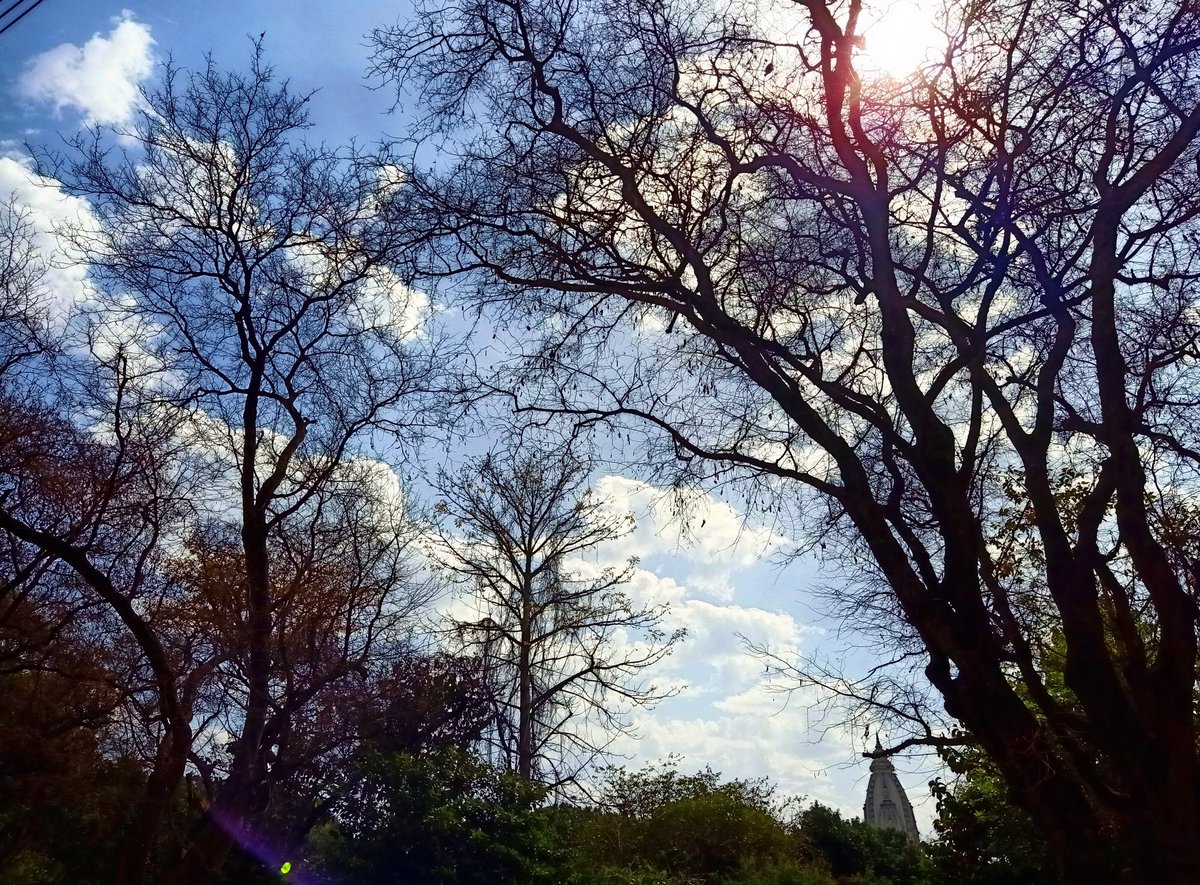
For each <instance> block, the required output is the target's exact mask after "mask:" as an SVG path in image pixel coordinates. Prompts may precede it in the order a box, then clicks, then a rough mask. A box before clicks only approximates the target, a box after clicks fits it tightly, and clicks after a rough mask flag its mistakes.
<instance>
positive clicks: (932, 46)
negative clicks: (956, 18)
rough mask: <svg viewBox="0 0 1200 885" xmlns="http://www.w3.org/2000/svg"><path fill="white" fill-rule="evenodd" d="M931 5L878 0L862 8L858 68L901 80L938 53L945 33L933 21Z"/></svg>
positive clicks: (944, 39)
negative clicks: (868, 7)
mask: <svg viewBox="0 0 1200 885" xmlns="http://www.w3.org/2000/svg"><path fill="white" fill-rule="evenodd" d="M935 6H936V4H931V3H928V2H926V3H918V2H916V0H891V2H888V0H881V3H880V5H879V7H877V8H875V9H874V10H871V9H864V10H863V23H862V25H861V26H860V27H859V32H860V33H861V34H862V37H863V48H862V50H861V51H860V52H859V53H858V55H857V64H856V67H857V68H858V69H859V71H860V72H861V73H863V74H868V75H870V74H884V75H887V76H891V77H894V78H895V79H897V80H904V79H907V78H908V77H909V76H910V75H911V74H913V73H914V72H915V71H916V70H917V69H918V68H919V67H921V65H923V64H925V63H927V62H929V61H932V60H934V59H936V58H937V57H938V56H940V55H941V54H942V52H943V51H944V50H945V46H946V35H945V34H943V33H942V32H941V31H940V30H939V29H938V27H937V24H936V22H935V18H934V16H935V15H936V13H935V12H934V7H935ZM868 16H870V17H868Z"/></svg>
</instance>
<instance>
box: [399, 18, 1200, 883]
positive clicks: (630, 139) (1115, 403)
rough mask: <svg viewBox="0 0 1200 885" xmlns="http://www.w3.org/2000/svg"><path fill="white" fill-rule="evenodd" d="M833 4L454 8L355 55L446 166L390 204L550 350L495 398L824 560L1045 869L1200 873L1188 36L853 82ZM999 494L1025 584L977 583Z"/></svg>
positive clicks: (858, 39) (511, 374) (971, 44)
mask: <svg viewBox="0 0 1200 885" xmlns="http://www.w3.org/2000/svg"><path fill="white" fill-rule="evenodd" d="M861 13H862V4H861V3H860V2H859V0H846V2H842V0H839V2H822V0H798V2H796V3H795V4H794V5H791V6H788V7H787V8H779V9H775V8H773V9H772V10H771V11H770V13H769V14H768V13H765V12H763V11H762V10H761V9H760V7H758V6H755V5H753V4H751V5H747V6H745V7H733V8H730V7H721V8H716V7H708V6H703V5H700V4H693V3H687V2H672V0H668V2H660V0H645V2H641V0H638V2H633V3H616V2H611V0H585V2H581V3H570V4H565V3H559V2H554V0H502V2H477V0H464V2H454V3H450V4H442V3H438V4H427V5H425V6H424V7H423V8H422V9H421V12H420V13H419V14H418V16H417V17H416V18H415V19H414V20H413V21H412V22H410V23H402V24H399V25H397V26H395V27H394V28H390V29H381V30H380V31H378V32H377V33H376V34H375V40H376V44H377V47H378V53H377V57H376V69H377V71H378V72H379V73H380V74H381V75H382V76H383V77H386V78H391V79H394V80H395V81H397V82H398V83H400V82H402V83H403V84H404V86H405V88H406V89H411V90H412V92H411V93H406V94H412V95H418V96H420V100H421V101H422V102H423V106H422V108H423V110H424V112H425V116H424V117H423V118H422V121H423V122H422V123H420V124H418V126H417V129H416V133H415V134H416V135H417V136H419V137H424V138H426V139H428V140H431V141H433V142H434V143H446V142H449V143H450V144H452V145H453V150H444V151H442V152H440V153H439V154H438V156H439V165H438V166H437V167H435V168H434V169H432V170H429V171H428V172H418V173H417V174H415V175H414V179H413V184H412V186H411V188H410V189H409V194H410V195H411V197H412V213H413V214H412V219H413V225H414V229H415V230H426V231H428V232H429V236H430V249H429V251H428V254H427V258H426V261H425V270H426V272H427V273H428V274H429V275H430V277H431V278H436V277H451V278H454V277H463V278H464V279H465V280H466V281H470V282H472V283H473V284H474V288H473V289H472V288H470V287H468V286H466V285H459V287H458V289H459V291H461V292H463V293H464V294H465V295H466V296H467V297H468V300H469V301H470V303H472V304H474V305H476V306H478V307H480V308H486V307H488V306H494V307H495V308H496V313H497V315H498V316H500V317H507V318H512V319H514V320H515V322H517V323H520V324H521V325H522V326H525V327H533V326H535V325H536V327H537V328H538V329H539V330H541V331H540V333H539V335H538V336H536V338H535V339H534V340H531V341H530V343H529V346H528V349H527V352H526V353H525V354H524V355H525V356H527V357H528V359H527V360H525V361H522V362H520V363H519V364H515V363H516V361H515V360H514V361H513V363H510V364H509V365H507V366H502V367H501V369H502V370H503V369H508V370H509V371H508V372H507V373H505V372H503V371H502V372H501V374H499V375H498V376H496V377H495V378H494V379H493V380H492V383H493V385H495V386H498V387H502V388H506V389H508V390H510V391H512V392H513V393H514V394H516V395H518V396H519V397H520V401H521V403H522V404H524V405H526V406H528V407H532V408H540V409H545V410H550V411H556V412H559V413H563V414H566V415H569V416H573V417H574V418H576V420H579V421H584V422H600V421H607V422H615V423H616V425H617V426H618V427H621V428H622V429H625V430H628V428H630V427H632V426H635V425H636V426H641V427H644V428H646V429H647V435H648V436H649V438H650V442H651V443H652V442H654V441H655V440H657V441H658V442H659V443H661V445H660V447H659V448H657V449H654V448H649V454H648V455H647V456H646V463H647V465H649V466H650V467H651V468H652V469H653V468H654V467H656V466H657V467H659V468H660V469H661V470H666V469H667V468H666V467H665V466H663V465H666V464H667V463H668V461H669V460H670V459H675V458H677V459H678V462H677V463H678V465H679V466H680V469H681V470H682V472H683V478H686V479H693V480H701V481H703V480H712V481H732V480H734V479H737V478H738V477H749V478H751V479H754V480H756V483H755V485H754V486H753V488H754V496H752V497H751V503H756V502H757V503H759V504H762V505H769V506H772V507H776V506H783V507H784V508H785V509H787V510H789V511H790V512H791V513H792V514H793V515H794V516H795V518H796V519H797V520H798V522H799V524H798V525H797V529H798V530H799V535H798V539H800V540H804V541H807V542H814V543H815V541H816V540H821V541H822V542H824V543H825V544H826V545H827V547H828V549H827V554H828V555H829V556H830V557H836V558H837V559H838V560H840V561H841V562H842V563H844V566H845V569H846V570H847V572H850V573H851V576H852V577H853V578H855V579H856V580H854V581H851V582H848V583H847V585H846V586H845V589H844V590H843V591H842V593H841V594H840V599H841V602H842V603H843V605H842V609H841V610H842V611H844V612H846V613H848V614H850V615H855V614H862V613H865V614H866V615H868V618H867V619H866V620H867V621H868V623H870V622H874V623H875V624H876V625H881V626H883V627H884V631H882V632H885V635H886V636H887V637H888V638H889V640H891V641H893V642H898V643H900V645H899V648H898V652H897V655H896V657H897V658H898V659H899V661H900V664H901V665H904V664H908V665H909V666H910V668H911V670H912V671H914V672H913V676H914V677H915V678H918V679H919V678H925V679H928V681H929V682H930V683H931V684H932V685H933V687H934V688H935V689H936V692H937V693H938V695H940V699H941V700H942V701H943V702H944V707H945V712H946V713H947V714H948V715H949V716H950V717H951V718H953V719H955V720H957V721H958V722H959V723H961V725H962V726H964V727H965V728H966V729H967V730H968V731H969V732H970V733H971V734H972V735H974V736H975V738H976V739H977V740H978V741H979V743H980V744H981V746H982V747H983V748H984V749H985V750H986V752H987V753H988V755H989V757H990V758H991V759H992V760H993V761H994V763H995V764H996V766H997V769H998V770H999V772H1000V773H1001V775H1002V776H1003V777H1004V779H1005V781H1006V782H1007V783H1008V784H1009V785H1010V787H1011V789H1012V792H1013V795H1014V796H1015V798H1016V799H1017V801H1019V802H1020V803H1021V804H1022V805H1024V806H1025V807H1026V808H1027V809H1028V810H1029V811H1030V812H1031V814H1032V815H1033V817H1034V820H1035V822H1036V825H1037V826H1038V827H1039V828H1040V829H1041V830H1043V831H1044V832H1045V833H1046V834H1047V835H1048V836H1049V837H1050V839H1051V840H1052V842H1053V845H1054V851H1055V854H1056V856H1057V857H1058V858H1060V859H1061V861H1062V863H1063V864H1064V867H1065V870H1066V873H1067V878H1068V879H1070V880H1072V881H1097V882H1101V881H1113V879H1114V875H1116V874H1114V873H1113V872H1112V871H1111V870H1110V869H1109V868H1108V867H1107V866H1106V864H1105V863H1103V862H1102V861H1101V860H1100V859H1098V858H1097V856H1096V853H1095V852H1093V851H1092V844H1093V843H1094V841H1095V840H1096V839H1097V838H1099V839H1102V840H1105V841H1106V842H1109V843H1111V844H1113V845H1114V846H1116V847H1117V850H1118V851H1119V852H1120V853H1122V854H1123V855H1124V856H1125V857H1126V858H1128V859H1130V860H1129V864H1130V866H1129V868H1128V869H1127V870H1125V871H1124V872H1123V874H1122V875H1123V878H1124V880H1126V881H1137V882H1147V883H1149V882H1155V883H1159V882H1168V883H1185V882H1193V881H1196V880H1198V879H1200V767H1198V757H1197V732H1196V720H1195V684H1196V667H1197V635H1196V587H1197V577H1198V572H1197V566H1196V560H1195V558H1194V557H1193V556H1192V555H1191V554H1190V552H1189V551H1190V549H1191V547H1190V546H1189V545H1190V542H1188V541H1187V540H1186V539H1182V538H1181V537H1180V536H1179V533H1178V532H1175V531H1174V530H1173V529H1171V528H1170V525H1171V520H1170V519H1169V517H1170V514H1171V501H1173V500H1179V499H1180V498H1181V497H1183V498H1186V497H1190V496H1193V495H1194V494H1195V493H1196V491H1197V488H1198V485H1200V476H1198V468H1200V454H1198V453H1200V434H1198V432H1197V428H1198V412H1197V408H1196V392H1197V389H1198V383H1200V379H1198V378H1197V376H1196V367H1197V365H1200V362H1198V360H1197V356H1198V355H1200V354H1198V349H1197V340H1198V326H1197V322H1196V302H1195V291H1196V282H1197V276H1198V275H1200V259H1198V253H1197V250H1196V245H1195V244H1196V242H1197V239H1196V236H1197V229H1198V228H1197V225H1198V224H1200V201H1198V200H1197V196H1196V195H1197V190H1196V186H1195V185H1196V173H1195V158H1196V152H1197V146H1198V144H1200V141H1198V139H1200V76H1197V74H1198V72H1200V41H1198V40H1197V38H1196V34H1197V33H1200V19H1198V15H1200V13H1198V10H1197V8H1196V6H1195V4H1193V3H1185V2H1170V3H1160V4H1153V5H1147V4H1144V3H1139V2H1106V3H1099V2H1096V3H1087V4H1084V5H1082V6H1079V5H1076V6H1071V7H1069V8H1068V7H1065V6H1063V5H1062V4H1058V3H1052V2H1048V0H1022V2H1016V3H1009V4H996V3H981V2H975V0H951V2H948V3H947V4H946V5H945V7H944V14H942V16H941V18H940V20H941V21H942V22H943V24H944V27H945V29H946V33H947V44H946V49H945V51H944V52H943V53H941V54H940V55H939V56H938V57H937V59H936V60H935V61H933V62H931V63H930V64H928V65H927V66H926V67H925V68H924V69H923V70H921V71H919V72H916V73H914V75H913V76H912V77H910V78H909V79H907V80H904V81H897V80H895V79H891V78H887V77H882V76H881V77H877V78H869V77H864V76H863V75H862V74H861V73H860V69H859V64H858V58H859V57H860V55H861V53H862V52H863V51H864V49H863V41H862V35H861V33H860V14H861ZM451 158H452V159H451ZM639 422H640V423H639ZM1064 474H1069V475H1071V476H1074V477H1077V480H1075V482H1076V483H1077V485H1078V489H1079V494H1078V495H1077V496H1076V498H1075V502H1076V503H1075V504H1073V505H1072V506H1071V507H1069V508H1068V507H1064V506H1063V503H1062V502H1061V501H1060V500H1059V499H1058V497H1057V486H1058V484H1059V481H1060V479H1061V478H1062V477H1063V476H1064ZM676 478H678V476H677V477H676ZM1006 484H1016V485H1018V486H1019V487H1020V488H1021V490H1022V491H1021V493H1022V495H1024V496H1026V497H1027V499H1028V501H1029V507H1030V514H1031V517H1032V520H1031V526H1030V528H1031V531H1030V532H1029V534H1028V542H1027V543H1028V550H1029V551H1030V552H1033V551H1036V555H1037V557H1038V559H1039V561H1040V562H1041V563H1042V567H1041V569H1040V573H1039V580H1038V582H1037V583H1036V584H1035V585H1032V586H1029V585H1022V584H1019V583H1017V582H1015V581H1014V580H1013V576H1012V575H1011V574H1009V573H1006V572H1005V570H1004V569H1003V568H1001V563H1000V562H999V561H998V551H997V549H996V547H995V544H994V541H995V539H996V538H997V536H998V535H999V534H1000V532H1001V527H1002V523H1003V522H1004V520H1005V519H1006V517H1005V515H1004V513H1003V512H1002V511H1003V510H1005V508H1007V507H1008V506H1010V498H1009V496H1007V495H1006V494H1005V492H1004V488H1005V486H1006ZM1164 493H1166V494H1164ZM1048 622H1052V623H1053V625H1054V627H1055V629H1057V630H1059V631H1061V635H1062V638H1063V644H1062V647H1063V650H1064V655H1065V660H1064V662H1063V667H1062V674H1063V682H1064V685H1065V689H1066V694H1065V695H1062V694H1056V693H1055V692H1052V691H1050V690H1048V687H1047V685H1046V677H1045V675H1044V674H1045V673H1046V671H1047V668H1046V667H1045V666H1044V662H1043V661H1042V660H1041V659H1040V655H1041V653H1042V646H1041V644H1040V642H1039V640H1038V637H1039V636H1040V635H1041V631H1042V629H1043V627H1044V626H1045V625H1046V624H1047V623H1048ZM1064 697H1066V698H1068V700H1066V701H1064ZM935 712H936V711H935ZM895 724H896V731H897V733H898V734H899V735H900V738H899V740H900V741H901V742H903V741H906V740H918V741H929V742H933V743H937V742H938V741H939V740H940V739H941V738H942V737H944V735H943V734H940V733H938V731H937V730H936V728H935V729H933V733H932V734H927V733H926V731H925V729H924V728H923V727H922V726H921V725H920V723H919V722H918V723H917V727H916V728H915V730H913V731H907V732H905V731H903V725H904V724H903V722H900V721H897V722H896V723H895ZM935 725H936V723H935ZM1133 859H1136V862H1135V861H1134V860H1133Z"/></svg>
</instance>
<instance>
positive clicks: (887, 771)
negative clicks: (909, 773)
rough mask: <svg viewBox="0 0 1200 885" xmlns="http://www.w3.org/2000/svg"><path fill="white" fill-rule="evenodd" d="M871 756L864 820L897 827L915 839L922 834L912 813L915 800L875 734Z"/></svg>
mask: <svg viewBox="0 0 1200 885" xmlns="http://www.w3.org/2000/svg"><path fill="white" fill-rule="evenodd" d="M868 755H870V757H871V779H870V780H869V781H867V801H866V802H864V803H863V820H864V821H865V822H866V823H868V824H870V825H871V826H873V827H880V828H881V829H885V830H898V831H899V832H901V833H904V834H905V835H906V836H908V838H909V839H910V840H911V841H913V842H916V841H918V840H919V839H920V838H921V837H920V834H919V833H918V832H917V820H916V818H915V817H914V816H913V810H912V803H911V802H909V801H908V795H907V794H906V793H905V792H904V786H903V785H902V784H901V783H900V779H899V778H898V777H896V767H895V766H894V765H892V763H891V760H889V759H888V754H887V753H885V752H884V750H883V744H881V743H880V742H879V735H878V734H876V735H875V751H874V752H873V753H870V754H868Z"/></svg>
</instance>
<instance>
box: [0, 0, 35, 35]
mask: <svg viewBox="0 0 1200 885" xmlns="http://www.w3.org/2000/svg"><path fill="white" fill-rule="evenodd" d="M24 2H25V0H13V2H12V3H10V4H8V6H7V7H6V8H5V9H4V11H3V12H0V21H3V20H4V18H5V16H7V15H9V14H10V13H11V12H12V11H13V10H14V9H16V8H17V7H18V6H20V5H21V4H22V3H24ZM45 2H46V0H34V2H33V5H32V6H30V7H29V8H28V9H26V10H25V11H24V12H22V13H21V14H20V15H18V16H17V17H16V18H14V19H13V20H12V21H10V22H9V23H8V24H6V25H5V26H4V27H2V28H0V35H2V34H4V33H5V32H6V31H7V30H8V29H9V28H11V27H12V26H13V25H15V24H16V23H17V22H19V21H20V20H21V19H23V18H24V17H25V16H27V15H29V13H31V12H33V11H34V10H35V9H37V8H38V7H39V6H41V5H42V4H43V3H45Z"/></svg>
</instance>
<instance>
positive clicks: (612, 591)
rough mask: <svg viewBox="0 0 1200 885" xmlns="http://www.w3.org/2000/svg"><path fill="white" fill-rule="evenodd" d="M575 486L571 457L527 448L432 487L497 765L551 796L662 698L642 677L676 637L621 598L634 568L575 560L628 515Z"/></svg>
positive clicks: (626, 524) (659, 610)
mask: <svg viewBox="0 0 1200 885" xmlns="http://www.w3.org/2000/svg"><path fill="white" fill-rule="evenodd" d="M587 479H588V467H587V465H586V464H584V463H583V462H581V461H579V460H577V459H576V458H575V457H574V456H572V455H571V453H570V452H569V451H561V452H550V451H529V450H527V451H522V452H519V453H514V454H509V455H489V456H487V457H485V458H483V459H481V460H479V461H476V462H473V463H471V464H469V465H467V466H466V467H464V468H463V469H462V470H461V471H460V472H459V473H458V474H456V475H455V476H453V477H451V476H447V475H444V474H443V475H442V476H441V478H440V480H439V482H438V491H439V492H440V493H441V495H442V500H441V501H440V502H439V503H438V504H437V506H436V512H437V513H438V514H439V515H440V517H441V523H440V529H439V532H438V536H437V542H436V549H435V553H434V555H435V556H436V557H437V558H438V559H439V560H440V561H441V563H442V564H443V566H444V567H445V568H446V569H448V570H449V571H450V572H451V573H452V574H454V575H455V576H457V577H458V578H460V579H461V580H462V581H463V582H464V584H465V585H466V586H467V588H468V599H469V606H470V608H471V609H473V613H472V614H471V615H470V616H467V617H461V616H460V617H459V618H458V619H457V620H456V621H455V623H454V627H453V632H454V636H455V639H456V640H457V641H458V642H459V643H460V644H461V645H462V646H463V647H464V648H465V649H467V650H469V651H470V652H471V654H472V655H474V656H477V657H478V658H479V660H480V661H481V663H482V667H483V671H484V676H485V679H486V681H487V682H488V684H489V685H490V686H491V687H492V690H493V691H494V692H495V695H494V702H495V704H496V711H495V723H494V724H495V728H494V732H493V739H494V743H495V748H496V750H497V751H498V755H499V759H500V760H501V761H502V762H503V763H504V764H505V765H507V767H509V768H510V769H511V770H513V771H516V772H517V773H519V774H521V775H522V776H523V777H525V778H527V779H530V780H534V781H537V782H539V783H542V784H545V785H547V786H552V787H555V786H561V785H564V784H566V783H568V782H570V781H572V780H573V779H574V778H575V776H576V775H577V774H578V773H579V771H580V770H581V769H582V768H583V766H585V765H586V764H588V763H589V762H590V761H592V759H593V758H594V757H596V756H597V755H599V754H601V753H603V751H604V748H605V747H606V746H607V744H608V743H609V741H610V740H611V738H612V737H613V736H614V733H618V732H623V731H625V730H627V728H628V725H627V723H626V721H625V719H624V717H625V715H626V713H627V712H628V710H629V708H631V707H633V706H648V705H651V704H653V703H654V702H655V701H657V700H658V699H660V698H662V697H663V696H664V692H662V691H661V690H659V689H657V688H656V687H655V686H654V685H652V684H649V683H648V682H647V681H646V677H647V671H648V670H649V668H651V667H653V665H654V664H656V663H658V662H659V661H661V660H662V659H663V658H664V657H666V656H667V655H668V654H670V652H671V649H672V647H673V646H674V644H675V643H676V642H677V641H678V640H679V639H680V638H681V637H682V636H683V631H676V632H675V633H672V634H667V633H665V632H663V631H662V630H661V629H659V626H658V624H659V620H660V619H661V617H662V615H663V613H664V611H665V608H664V607H663V606H657V605H642V606H639V605H637V604H636V603H635V602H634V601H633V600H631V599H630V598H629V597H628V596H627V595H626V594H625V593H623V592H621V590H620V588H621V586H622V585H624V584H625V583H627V582H628V581H629V578H630V575H631V573H632V571H633V567H634V564H633V563H632V562H630V563H629V564H627V565H626V566H625V567H624V568H613V567H605V568H600V567H598V566H593V565H592V564H590V563H587V562H586V560H583V559H582V558H581V557H582V556H583V555H584V554H586V553H587V552H588V551H590V550H591V549H592V548H594V547H596V546H597V545H599V544H602V543H604V542H605V541H611V540H614V539H617V538H620V537H621V536H622V535H624V534H625V533H626V532H627V531H628V530H629V529H630V528H631V527H632V516H622V515H619V514H614V513H612V512H611V510H609V509H608V508H606V506H605V502H604V501H603V500H601V499H600V498H598V497H597V496H595V495H594V494H592V493H591V492H590V491H587V490H585V488H584V486H585V483H586V482H587Z"/></svg>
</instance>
